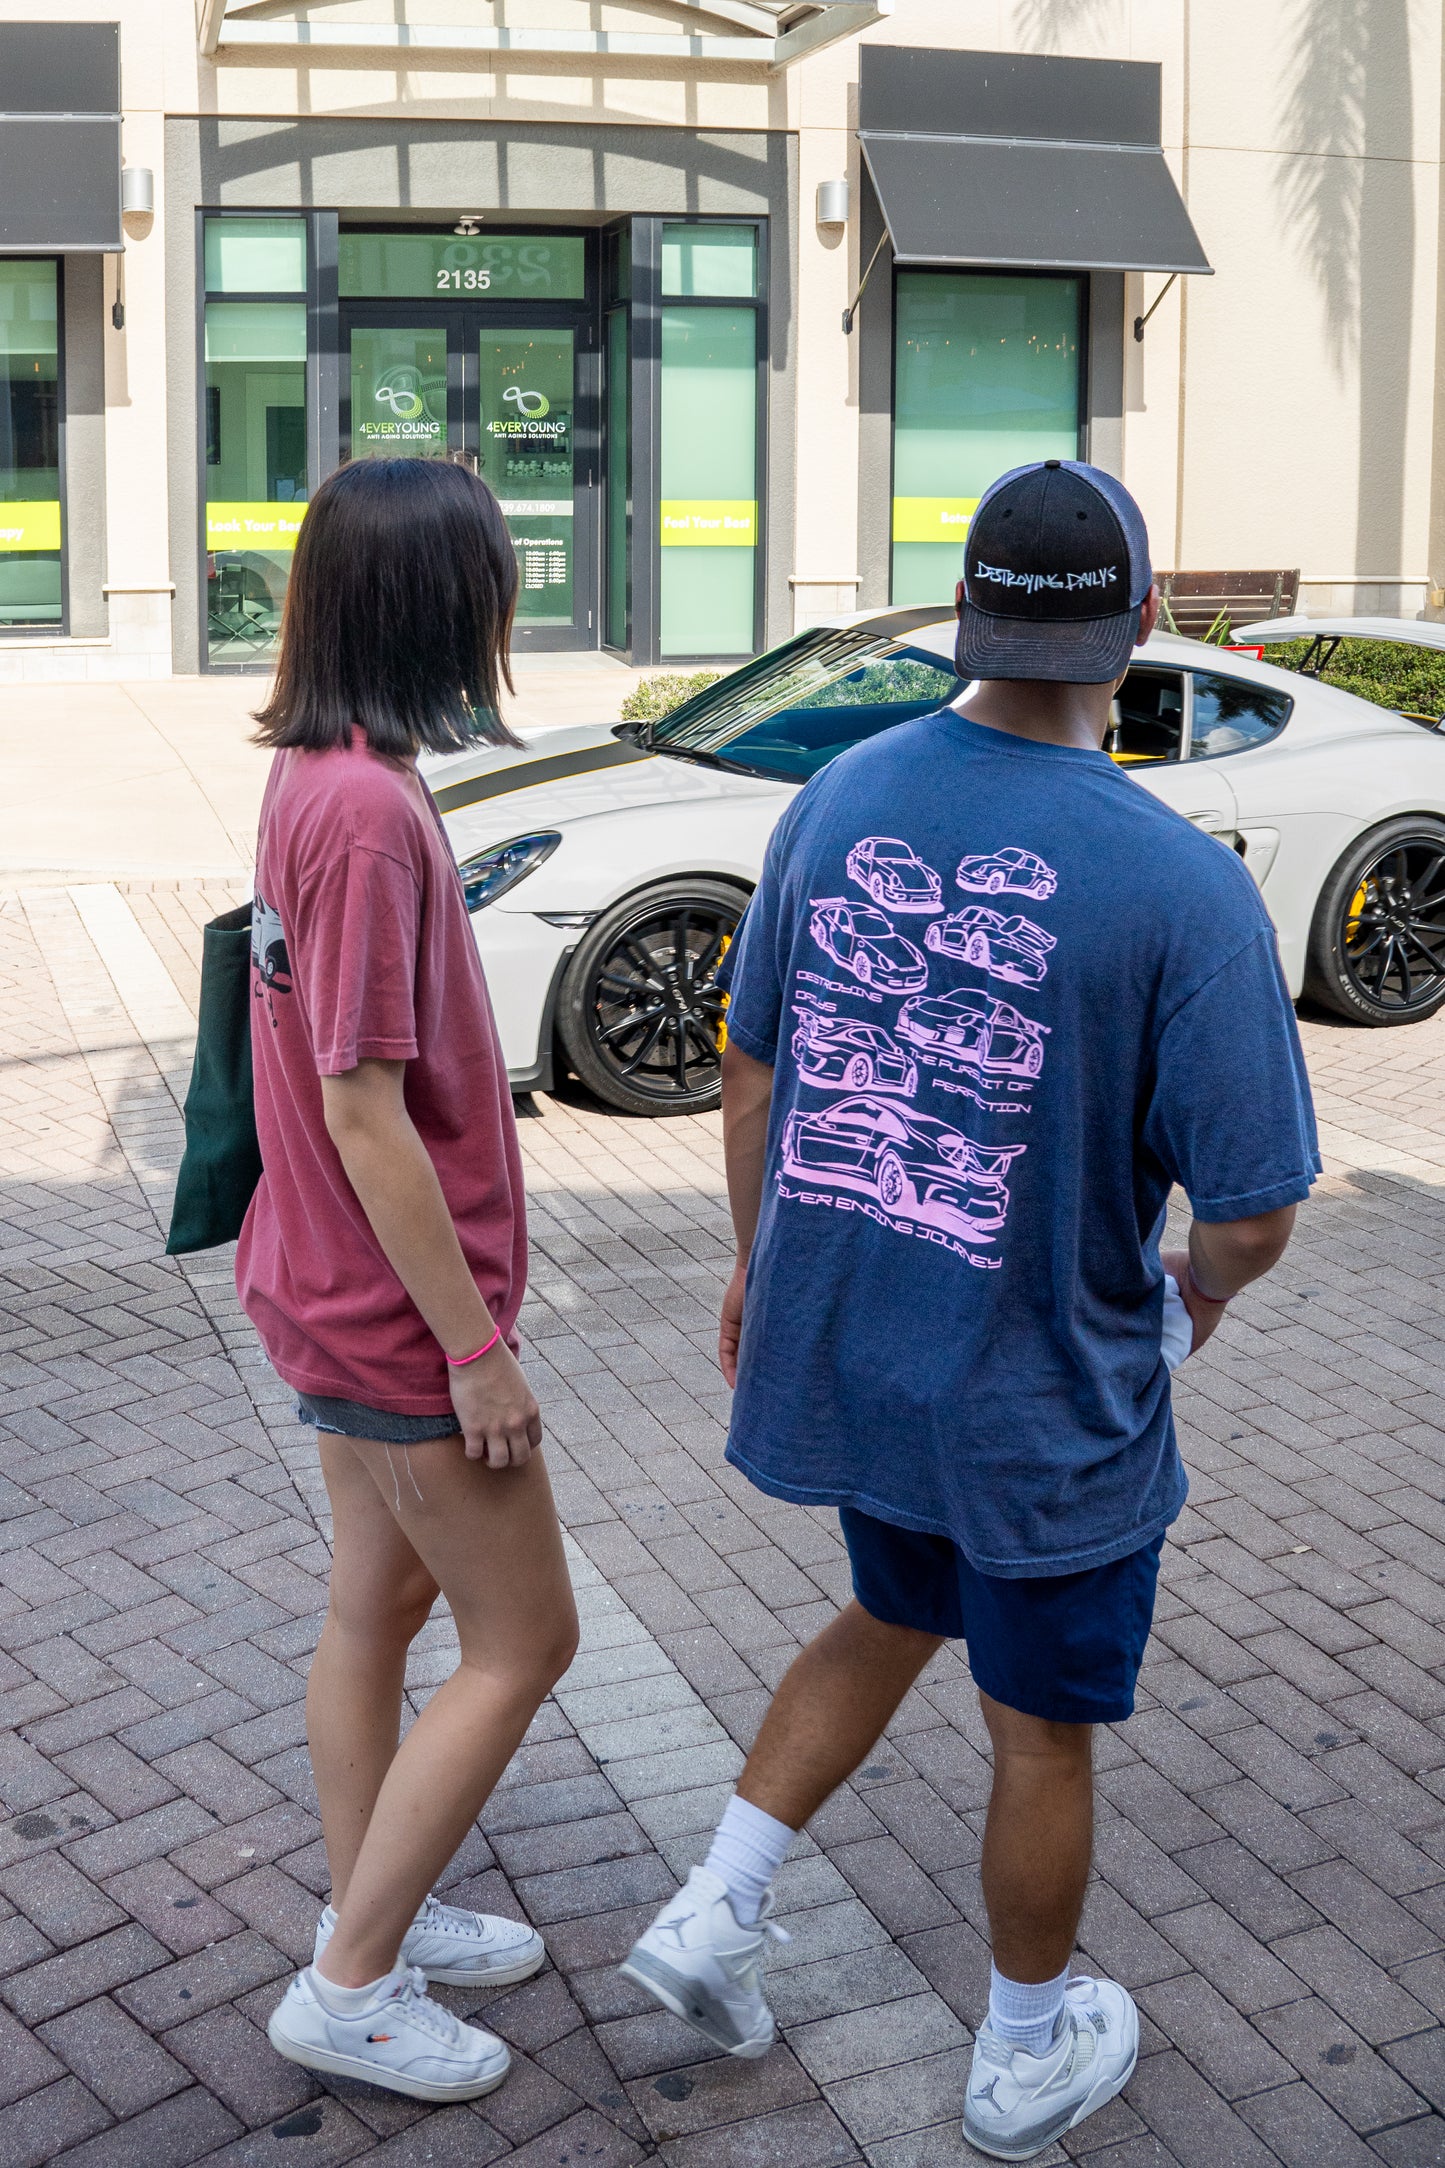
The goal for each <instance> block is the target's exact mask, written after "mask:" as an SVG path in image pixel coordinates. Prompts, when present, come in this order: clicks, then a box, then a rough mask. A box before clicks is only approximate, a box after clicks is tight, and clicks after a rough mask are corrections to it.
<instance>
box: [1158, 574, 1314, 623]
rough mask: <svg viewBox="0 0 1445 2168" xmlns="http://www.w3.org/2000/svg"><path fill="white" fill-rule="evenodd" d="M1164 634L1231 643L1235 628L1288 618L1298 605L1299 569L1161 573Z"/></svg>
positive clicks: (1160, 613) (1159, 580)
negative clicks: (1277, 618) (1261, 621)
mask: <svg viewBox="0 0 1445 2168" xmlns="http://www.w3.org/2000/svg"><path fill="white" fill-rule="evenodd" d="M1155 578H1156V579H1157V580H1158V582H1159V594H1160V599H1161V603H1162V608H1161V609H1160V612H1159V629H1160V631H1161V632H1180V633H1183V634H1184V636H1185V637H1186V639H1190V640H1206V639H1208V638H1209V637H1210V635H1211V634H1212V635H1213V637H1214V638H1215V639H1216V640H1218V639H1221V638H1222V639H1225V640H1227V639H1229V638H1230V636H1231V629H1232V627H1233V626H1235V625H1254V624H1258V622H1259V621H1260V619H1261V618H1265V617H1289V616H1290V615H1291V614H1292V613H1293V610H1294V606H1295V603H1296V602H1297V600H1298V599H1299V567H1298V565H1296V566H1295V568H1294V570H1293V571H1292V572H1158V573H1156V574H1155Z"/></svg>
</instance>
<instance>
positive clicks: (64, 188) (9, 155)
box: [0, 23, 123, 255]
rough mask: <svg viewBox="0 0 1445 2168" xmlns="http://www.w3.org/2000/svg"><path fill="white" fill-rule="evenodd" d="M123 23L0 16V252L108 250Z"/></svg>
mask: <svg viewBox="0 0 1445 2168" xmlns="http://www.w3.org/2000/svg"><path fill="white" fill-rule="evenodd" d="M120 218H121V213H120V26H119V25H118V24H117V23H4V24H0V252H4V253H9V254H14V255H20V254H24V255H36V254H49V253H52V252H56V251H60V250H70V251H79V250H86V251H94V252H102V251H103V252H105V253H108V254H114V253H115V252H116V251H117V250H119V249H120V248H121V246H122V245H123V236H122V233H121V222H120Z"/></svg>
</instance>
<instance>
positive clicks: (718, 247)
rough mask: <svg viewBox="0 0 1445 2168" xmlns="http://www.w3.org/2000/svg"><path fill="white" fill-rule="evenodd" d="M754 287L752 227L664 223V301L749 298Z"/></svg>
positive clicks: (755, 264)
mask: <svg viewBox="0 0 1445 2168" xmlns="http://www.w3.org/2000/svg"><path fill="white" fill-rule="evenodd" d="M757 290H758V235H757V228H756V227H755V226H664V227H663V229H662V291H663V295H664V297H665V298H666V299H668V300H672V299H673V298H674V297H675V298H676V299H678V300H683V301H690V300H693V299H698V300H701V299H703V298H705V297H706V298H709V299H717V298H721V299H723V300H728V301H751V300H752V299H753V298H754V296H755V295H756V293H757Z"/></svg>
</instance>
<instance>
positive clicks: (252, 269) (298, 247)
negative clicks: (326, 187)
mask: <svg viewBox="0 0 1445 2168" xmlns="http://www.w3.org/2000/svg"><path fill="white" fill-rule="evenodd" d="M206 291H207V293H210V294H304V293H305V291H306V221H305V219H304V218H208V219H207V220H206Z"/></svg>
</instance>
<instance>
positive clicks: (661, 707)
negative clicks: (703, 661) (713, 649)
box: [622, 670, 722, 723]
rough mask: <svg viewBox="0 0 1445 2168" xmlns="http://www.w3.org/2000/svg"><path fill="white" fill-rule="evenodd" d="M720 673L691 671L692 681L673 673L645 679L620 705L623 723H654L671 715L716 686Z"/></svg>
mask: <svg viewBox="0 0 1445 2168" xmlns="http://www.w3.org/2000/svg"><path fill="white" fill-rule="evenodd" d="M721 676H722V672H721V670H694V672H693V673H692V675H691V677H684V676H682V675H681V674H680V673H674V674H673V675H671V676H666V677H650V678H644V679H643V680H642V683H641V684H640V685H639V686H637V687H636V688H635V690H634V691H632V692H630V693H629V694H628V695H627V698H626V699H625V700H624V701H623V703H622V720H623V722H624V723H657V722H661V720H662V718H663V716H664V715H671V713H672V711H673V709H674V708H680V707H681V706H682V704H683V702H684V700H691V699H692V698H693V696H694V695H695V694H697V693H703V692H706V691H707V688H708V687H709V685H716V683H717V681H718V679H719V678H720V677H721Z"/></svg>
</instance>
